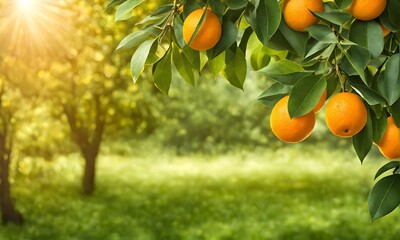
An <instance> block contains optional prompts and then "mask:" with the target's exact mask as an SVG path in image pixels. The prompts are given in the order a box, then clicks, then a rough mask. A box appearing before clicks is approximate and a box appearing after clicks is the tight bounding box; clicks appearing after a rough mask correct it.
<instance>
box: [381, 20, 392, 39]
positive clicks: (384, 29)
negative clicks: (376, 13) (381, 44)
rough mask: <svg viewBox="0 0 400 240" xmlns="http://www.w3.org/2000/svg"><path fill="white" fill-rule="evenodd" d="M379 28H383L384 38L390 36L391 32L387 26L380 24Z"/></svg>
mask: <svg viewBox="0 0 400 240" xmlns="http://www.w3.org/2000/svg"><path fill="white" fill-rule="evenodd" d="M379 26H381V28H382V32H383V36H384V37H386V36H387V35H389V33H390V30H389V29H387V28H386V27H385V26H383V24H382V23H379Z"/></svg>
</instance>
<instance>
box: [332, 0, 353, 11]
mask: <svg viewBox="0 0 400 240" xmlns="http://www.w3.org/2000/svg"><path fill="white" fill-rule="evenodd" d="M352 2H353V0H335V3H336V4H337V6H338V7H339V8H340V9H345V8H347V7H348V6H350V4H351V3H352Z"/></svg>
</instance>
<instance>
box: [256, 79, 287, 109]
mask: <svg viewBox="0 0 400 240" xmlns="http://www.w3.org/2000/svg"><path fill="white" fill-rule="evenodd" d="M290 90H291V88H290V87H289V86H285V85H283V84H280V83H274V84H273V85H272V86H271V87H269V88H268V89H267V90H265V91H264V92H263V93H261V95H260V96H258V98H257V100H258V101H260V102H261V103H263V104H265V105H267V106H268V107H270V108H273V107H274V106H275V104H276V103H277V102H278V101H279V100H280V99H282V98H283V97H285V96H287V95H289V92H290Z"/></svg>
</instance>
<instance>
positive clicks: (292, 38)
mask: <svg viewBox="0 0 400 240" xmlns="http://www.w3.org/2000/svg"><path fill="white" fill-rule="evenodd" d="M279 31H280V32H281V33H282V35H283V36H284V38H285V40H286V41H287V42H288V43H289V45H290V47H291V48H292V49H293V50H294V51H295V52H296V53H297V54H298V55H299V56H300V57H303V56H304V54H305V52H306V46H307V41H308V34H307V33H303V32H297V31H294V30H292V29H291V28H289V27H288V26H287V25H286V22H285V21H281V23H280V25H279ZM285 50H290V49H285Z"/></svg>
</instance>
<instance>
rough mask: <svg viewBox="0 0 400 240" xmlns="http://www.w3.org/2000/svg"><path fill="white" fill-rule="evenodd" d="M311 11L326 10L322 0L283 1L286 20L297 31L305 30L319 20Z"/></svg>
mask: <svg viewBox="0 0 400 240" xmlns="http://www.w3.org/2000/svg"><path fill="white" fill-rule="evenodd" d="M310 11H313V12H323V11H325V8H324V3H323V2H322V0H286V1H285V2H284V3H283V17H284V19H285V22H286V24H287V25H288V26H289V27H290V28H291V29H293V30H295V31H299V32H305V31H306V30H305V28H307V27H309V26H311V25H314V24H317V23H318V22H319V20H318V18H316V17H315V16H314V15H312V13H311V12H310Z"/></svg>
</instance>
